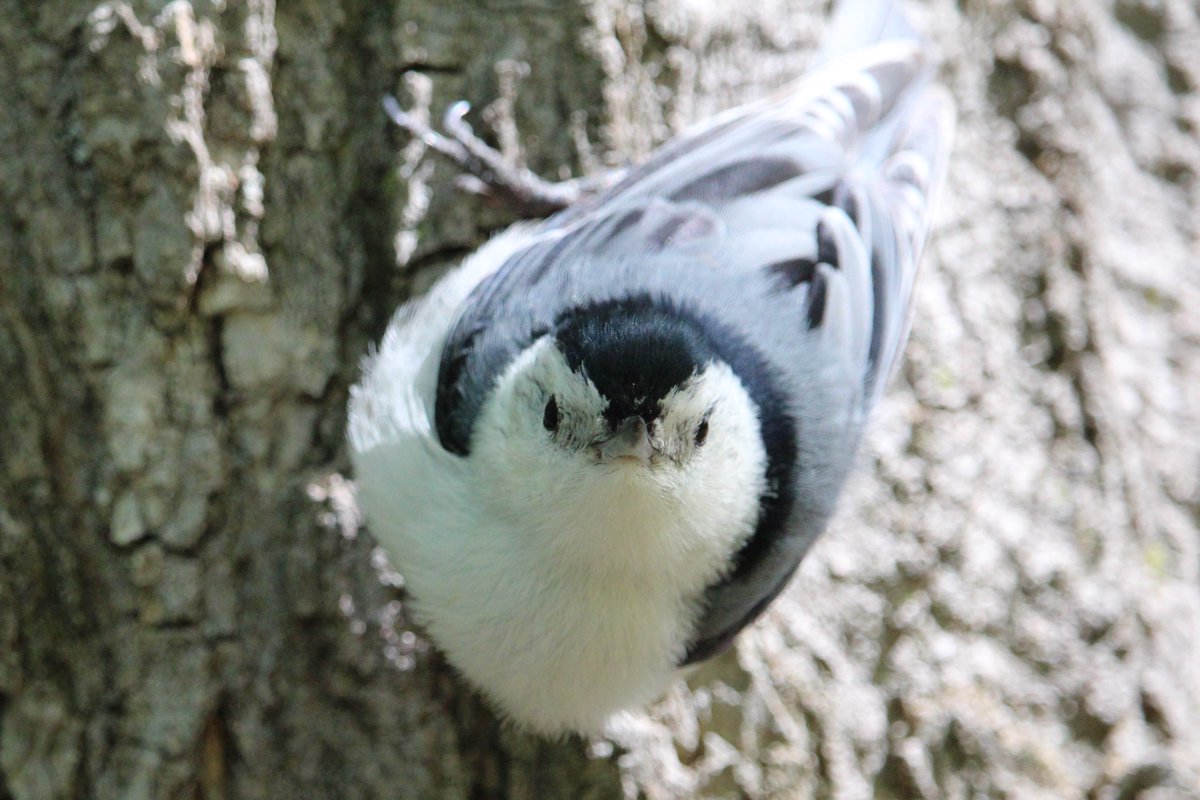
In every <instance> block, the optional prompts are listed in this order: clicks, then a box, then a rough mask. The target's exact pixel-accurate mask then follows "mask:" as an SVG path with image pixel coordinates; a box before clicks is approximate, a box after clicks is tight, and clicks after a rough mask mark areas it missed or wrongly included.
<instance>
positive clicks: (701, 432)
mask: <svg viewBox="0 0 1200 800" xmlns="http://www.w3.org/2000/svg"><path fill="white" fill-rule="evenodd" d="M707 439H708V416H707V415H705V417H704V419H702V420H700V424H699V425H697V426H696V446H697V447H699V446H700V445H702V444H704V442H705V441H706V440H707Z"/></svg>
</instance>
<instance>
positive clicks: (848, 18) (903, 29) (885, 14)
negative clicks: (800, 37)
mask: <svg viewBox="0 0 1200 800" xmlns="http://www.w3.org/2000/svg"><path fill="white" fill-rule="evenodd" d="M890 41H913V42H920V41H923V39H922V37H921V35H920V34H919V33H917V30H916V28H914V27H913V26H912V23H911V22H909V19H908V17H907V15H906V14H905V13H904V9H903V8H901V4H900V2H898V0H837V7H836V8H835V9H834V13H833V19H832V21H831V22H830V23H829V28H828V30H827V31H826V32H825V38H824V39H823V40H822V42H821V49H820V50H818V51H817V58H816V62H815V64H814V66H824V65H825V64H828V63H830V62H832V61H836V60H837V59H838V58H840V57H842V56H844V55H847V54H849V53H853V52H855V51H856V50H863V49H865V48H868V47H870V46H872V45H875V44H880V43H882V42H890Z"/></svg>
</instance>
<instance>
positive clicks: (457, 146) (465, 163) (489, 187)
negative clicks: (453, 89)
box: [383, 95, 620, 219]
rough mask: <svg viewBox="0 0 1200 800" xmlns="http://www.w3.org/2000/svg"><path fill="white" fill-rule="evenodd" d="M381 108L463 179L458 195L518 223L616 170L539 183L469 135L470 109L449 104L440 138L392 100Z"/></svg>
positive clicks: (564, 202)
mask: <svg viewBox="0 0 1200 800" xmlns="http://www.w3.org/2000/svg"><path fill="white" fill-rule="evenodd" d="M383 109H384V111H385V112H386V113H387V115H388V117H389V118H390V119H391V120H392V122H393V123H395V124H396V126H397V127H399V128H403V129H404V130H406V131H408V133H409V134H410V135H412V136H414V137H416V138H418V139H420V140H421V142H422V143H424V144H425V146H426V147H428V148H429V149H430V150H433V151H434V152H436V153H438V154H440V155H442V156H443V157H445V158H447V159H449V160H450V161H452V162H453V163H454V164H455V165H456V166H457V167H458V168H459V169H461V170H462V171H463V173H464V174H463V175H461V176H459V178H458V180H457V181H455V185H456V186H458V188H459V189H460V190H463V191H466V192H469V193H471V194H477V195H480V196H482V197H484V198H486V199H488V200H490V201H492V202H493V203H496V204H498V205H501V206H503V207H505V208H507V209H508V210H509V211H511V212H512V213H514V214H516V215H517V216H519V217H521V218H523V219H537V218H541V217H547V216H550V215H551V214H554V213H556V212H558V211H562V210H563V209H565V208H567V207H568V206H571V205H573V204H575V203H576V202H578V201H580V200H582V199H584V198H585V197H588V196H589V195H592V194H595V193H596V192H598V191H600V190H601V189H604V188H606V187H607V186H610V185H611V184H613V183H615V182H616V180H617V178H619V177H620V173H619V171H614V172H613V173H606V174H604V175H601V176H598V177H585V178H571V179H569V180H565V181H558V182H551V181H547V180H544V179H542V178H540V177H538V176H537V175H535V174H534V173H533V172H531V171H529V170H528V169H525V168H523V167H518V166H515V165H513V164H510V163H508V162H507V161H505V160H504V157H503V156H502V155H501V154H500V153H499V152H498V151H497V150H496V149H495V148H493V147H492V146H490V145H489V144H488V143H487V142H485V141H483V140H482V139H480V138H479V137H478V136H476V135H475V131H474V130H473V129H472V128H471V126H470V124H469V123H468V122H467V121H466V115H467V114H468V113H469V112H470V110H471V104H470V103H468V102H467V101H465V100H459V101H458V102H456V103H452V104H451V105H450V107H449V108H447V109H446V113H445V114H444V115H443V116H442V128H443V130H445V134H442V133H439V132H438V131H436V130H434V129H433V128H431V127H430V126H429V125H428V124H427V123H425V122H423V121H421V120H419V119H417V118H416V117H415V116H414V115H413V114H411V113H409V112H407V111H405V110H404V109H402V108H401V107H400V104H399V103H398V102H397V101H396V98H395V97H392V96H391V95H388V96H386V97H384V98H383Z"/></svg>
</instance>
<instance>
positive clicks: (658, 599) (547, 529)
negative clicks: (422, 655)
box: [347, 0, 955, 736]
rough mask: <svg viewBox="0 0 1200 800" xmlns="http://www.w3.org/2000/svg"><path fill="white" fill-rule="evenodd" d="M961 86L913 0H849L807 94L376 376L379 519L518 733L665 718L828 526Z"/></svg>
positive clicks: (735, 120) (431, 626) (739, 128)
mask: <svg viewBox="0 0 1200 800" xmlns="http://www.w3.org/2000/svg"><path fill="white" fill-rule="evenodd" d="M934 66H935V65H934V64H933V59H932V58H931V56H930V52H929V45H928V44H927V42H926V41H925V40H924V39H923V38H922V37H921V36H920V35H918V34H917V33H916V32H915V29H914V28H913V26H912V24H911V23H910V21H909V20H908V18H907V17H906V16H905V14H904V12H903V9H902V8H901V7H900V4H899V0H841V2H840V4H839V5H838V6H837V8H836V9H835V11H834V15H833V18H832V22H831V25H830V33H829V34H828V35H827V37H826V39H825V43H824V45H823V46H822V47H821V48H820V50H819V51H818V55H817V57H816V63H815V65H814V66H813V68H812V69H811V70H809V71H808V72H806V73H805V74H804V75H803V76H801V77H800V78H799V79H797V80H796V81H795V82H794V83H793V84H791V85H790V86H787V87H785V88H784V89H783V90H781V91H780V92H778V93H777V94H775V95H772V96H769V97H766V98H764V99H762V100H759V101H756V102H752V103H750V104H747V105H744V106H740V107H737V108H734V109H731V110H728V111H726V112H723V113H720V114H718V115H716V116H715V117H713V118H711V119H710V120H708V121H706V122H702V123H700V124H699V125H697V126H695V127H693V128H691V129H688V130H685V131H684V132H683V133H681V134H679V135H678V136H677V137H676V138H674V139H673V140H670V141H669V142H667V143H666V144H665V145H663V146H662V147H661V148H660V149H658V150H657V151H656V152H655V153H653V154H652V155H651V156H650V157H649V158H648V159H647V160H645V162H644V163H642V164H640V165H638V166H636V167H633V168H631V169H630V170H629V171H628V172H627V173H626V174H625V175H624V176H623V177H621V178H620V179H618V180H616V181H615V182H613V183H611V184H610V185H609V186H608V187H607V188H601V189H598V190H595V191H592V192H591V193H590V194H586V195H581V196H579V197H577V198H573V200H574V202H570V204H569V205H566V207H565V208H562V210H560V211H557V212H556V213H554V214H552V215H550V216H549V217H547V218H545V219H543V220H540V221H522V222H517V223H515V224H514V225H513V226H511V227H510V228H508V229H507V230H505V231H504V232H502V233H500V234H498V235H496V236H495V237H494V238H492V239H491V240H490V241H488V242H487V243H485V244H484V245H483V246H482V247H481V248H480V249H479V250H477V251H476V252H475V253H473V254H472V255H470V256H469V257H467V258H465V259H464V261H463V262H462V263H461V265H459V266H458V267H457V268H455V269H454V270H452V271H450V272H449V273H448V274H446V275H445V276H444V277H443V278H442V279H441V280H440V281H439V282H438V283H436V284H435V285H434V286H433V287H432V288H431V289H430V290H429V291H428V292H427V293H425V294H424V295H423V296H421V297H418V298H415V299H412V300H410V301H409V302H407V303H406V304H405V305H403V306H402V307H401V308H400V309H399V310H398V311H397V312H396V313H395V315H394V317H393V319H392V320H391V322H390V324H389V326H388V328H387V330H386V332H385V334H384V335H383V337H382V340H381V342H380V344H379V345H378V347H377V348H376V349H374V350H372V351H370V352H369V353H368V355H367V356H366V357H365V359H364V362H363V368H362V375H361V378H360V380H359V382H358V383H357V384H356V385H355V386H354V387H353V388H352V390H351V395H350V401H349V406H348V422H347V436H348V441H349V445H350V454H351V459H352V462H353V466H354V470H355V480H356V487H357V488H356V491H357V496H358V501H359V504H360V506H361V508H362V510H363V512H364V514H365V518H366V520H367V524H368V527H369V529H370V530H371V531H372V533H373V535H374V536H375V538H376V539H377V540H378V542H379V544H380V546H381V547H382V548H383V549H384V551H385V552H386V553H387V554H388V556H389V558H390V559H391V560H392V562H393V564H394V565H395V566H396V568H397V569H398V571H399V572H400V573H401V574H402V576H403V578H404V581H405V590H406V592H407V593H408V596H407V600H406V602H407V603H408V604H409V605H410V607H411V608H412V609H413V610H414V612H415V617H416V620H417V621H418V623H419V624H420V626H421V628H422V629H423V630H424V631H425V632H426V633H427V634H428V636H429V638H430V639H431V640H432V642H433V643H434V644H435V646H436V647H437V648H438V649H439V650H440V651H441V652H442V653H443V654H444V655H445V656H446V658H447V659H448V661H449V663H450V664H451V665H452V666H453V668H454V669H455V670H456V671H457V672H458V673H459V674H460V675H461V676H462V677H463V678H465V679H466V681H467V682H468V683H469V684H470V685H471V686H473V687H475V688H476V689H477V690H478V691H479V692H480V694H481V695H482V696H483V697H484V698H485V700H486V701H487V702H488V703H489V704H490V705H491V707H492V708H493V709H494V710H495V711H496V713H497V714H498V715H499V716H500V717H501V718H503V719H506V720H508V721H510V722H511V723H512V724H514V725H516V726H517V727H519V728H522V729H526V730H529V731H533V732H535V733H539V734H543V735H547V736H557V735H566V734H571V733H579V734H589V733H596V732H599V731H602V730H604V726H605V725H606V724H607V723H608V722H609V721H610V720H612V719H613V718H614V715H617V714H619V713H622V712H626V711H629V710H634V709H637V708H640V707H643V706H645V705H646V704H648V703H650V702H652V701H653V700H654V699H655V698H656V697H658V696H659V695H661V694H662V693H663V692H664V691H665V690H666V689H667V688H669V687H670V685H671V684H672V682H674V681H675V680H677V679H678V678H679V677H680V676H682V675H685V674H686V672H687V671H688V670H689V669H690V668H691V667H692V666H693V665H695V664H698V663H701V662H703V661H705V660H707V659H710V658H712V657H713V656H715V655H717V654H718V653H720V652H722V651H723V650H725V649H726V648H728V647H729V646H730V644H731V642H732V641H733V640H734V638H735V637H736V636H737V634H738V633H739V632H740V631H742V630H743V629H744V628H745V627H746V626H747V625H749V624H751V623H752V622H753V621H754V620H755V619H757V618H758V617H759V616H760V615H761V614H762V613H763V611H764V610H765V609H766V608H767V606H768V605H769V604H770V603H771V602H772V600H774V599H775V598H776V596H777V595H778V594H779V593H780V592H781V591H782V589H783V588H784V586H785V585H786V584H787V583H788V581H789V579H790V578H791V577H792V575H793V573H795V572H796V569H797V566H798V565H799V563H800V561H801V558H802V557H803V556H804V555H805V553H806V552H807V551H808V550H809V548H810V547H811V545H812V544H813V542H814V541H815V540H816V539H817V537H818V536H819V535H820V534H821V533H822V531H823V530H824V529H825V527H826V526H827V524H828V522H829V520H830V518H831V516H832V515H833V513H834V511H835V506H836V501H837V498H838V495H839V492H840V490H841V487H842V485H843V483H844V482H845V480H846V477H847V474H848V472H849V471H850V470H851V468H852V465H853V462H854V458H855V453H856V450H857V448H858V445H859V442H860V440H861V438H862V435H863V431H864V429H865V426H866V422H867V419H868V417H869V415H870V412H871V410H872V408H873V407H874V406H875V405H876V404H877V402H878V401H879V399H880V397H881V395H882V394H883V392H884V388H885V386H886V384H887V382H888V380H889V376H890V375H891V374H892V373H893V371H894V370H895V368H896V365H897V362H898V360H899V358H900V355H901V351H902V349H903V348H904V345H905V341H906V339H907V338H908V334H909V328H910V321H911V308H912V297H913V286H914V280H915V278H916V274H917V271H918V265H919V263H920V260H921V256H922V251H923V248H924V246H925V243H926V239H927V236H928V232H929V227H930V220H931V215H932V213H933V210H934V208H935V204H936V200H937V197H938V196H939V194H940V192H941V189H942V186H943V184H944V182H945V175H946V171H947V162H948V157H949V151H950V147H951V138H952V135H953V129H954V122H955V112H954V104H953V101H952V99H951V97H950V95H949V93H948V91H947V90H946V89H945V88H943V87H941V86H939V85H938V84H937V82H936V81H935V79H934V74H933V73H934ZM456 113H457V114H458V115H459V116H461V109H460V111H458V112H456ZM451 116H454V115H451ZM448 125H449V123H448ZM460 128H461V126H460ZM426 133H427V134H429V132H428V131H426ZM425 138H426V139H427V141H429V142H430V143H431V144H437V145H438V147H437V148H435V149H441V150H443V151H449V150H455V149H456V148H457V149H458V151H459V155H460V156H461V155H462V152H463V151H462V148H461V147H459V145H458V144H454V143H449V140H446V139H444V138H443V139H437V140H436V141H435V138H436V137H434V136H433V135H432V134H429V135H426V136H425ZM456 138H458V139H459V140H460V142H465V144H466V149H467V150H470V151H471V153H474V148H475V146H476V145H478V144H479V143H478V142H477V141H476V142H474V144H472V143H471V142H470V141H467V140H466V139H464V137H456ZM469 160H470V159H465V161H469ZM485 160H486V159H485ZM475 166H477V167H478V166H479V165H478V164H476V165H475ZM485 166H486V165H485ZM482 171H483V172H486V171H487V170H482ZM494 178H495V175H494V174H493V175H491V176H490V179H494Z"/></svg>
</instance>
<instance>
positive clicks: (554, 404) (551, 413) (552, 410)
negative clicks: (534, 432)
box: [542, 397, 558, 431]
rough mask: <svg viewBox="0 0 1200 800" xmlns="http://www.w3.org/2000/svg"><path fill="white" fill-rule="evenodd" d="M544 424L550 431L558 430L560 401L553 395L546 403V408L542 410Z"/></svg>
mask: <svg viewBox="0 0 1200 800" xmlns="http://www.w3.org/2000/svg"><path fill="white" fill-rule="evenodd" d="M542 425H543V426H545V428H546V430H548V431H556V430H558V401H557V400H555V399H554V398H553V397H551V398H550V401H549V402H547V403H546V410H545V411H543V412H542Z"/></svg>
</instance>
